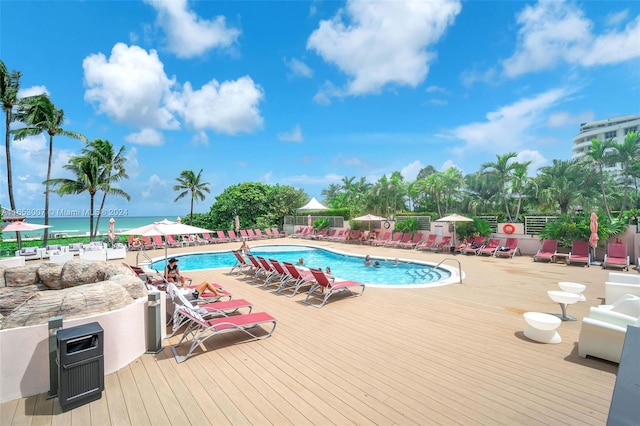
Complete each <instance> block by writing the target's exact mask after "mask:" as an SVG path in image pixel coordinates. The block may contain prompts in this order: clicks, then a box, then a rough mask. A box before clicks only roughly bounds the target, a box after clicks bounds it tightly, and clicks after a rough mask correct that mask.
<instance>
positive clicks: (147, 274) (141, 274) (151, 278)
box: [123, 263, 169, 291]
mask: <svg viewBox="0 0 640 426" xmlns="http://www.w3.org/2000/svg"><path fill="white" fill-rule="evenodd" d="M123 265H124V266H126V267H127V268H129V269H130V270H131V271H133V273H134V274H136V276H137V277H138V278H140V279H141V280H142V282H144V283H145V286H146V287H147V289H148V290H151V289H153V288H157V289H158V290H161V291H165V290H166V289H167V284H169V283H168V282H167V281H166V280H165V279H164V277H163V276H162V275H161V274H160V273H159V272H158V271H146V270H144V269H142V268H140V267H139V266H134V265H129V264H128V263H123Z"/></svg>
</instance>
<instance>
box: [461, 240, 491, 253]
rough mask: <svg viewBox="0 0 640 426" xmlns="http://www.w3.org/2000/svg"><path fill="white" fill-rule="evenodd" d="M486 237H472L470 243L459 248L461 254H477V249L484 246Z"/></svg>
mask: <svg viewBox="0 0 640 426" xmlns="http://www.w3.org/2000/svg"><path fill="white" fill-rule="evenodd" d="M485 240H486V237H474V238H473V241H471V243H469V244H467V246H466V247H464V248H462V249H461V250H460V253H461V254H469V253H472V254H478V250H479V249H481V248H483V247H484V242H485Z"/></svg>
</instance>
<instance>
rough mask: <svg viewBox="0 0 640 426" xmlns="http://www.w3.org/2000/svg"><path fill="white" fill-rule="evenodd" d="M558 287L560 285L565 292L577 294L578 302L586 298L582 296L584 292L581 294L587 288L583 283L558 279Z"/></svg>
mask: <svg viewBox="0 0 640 426" xmlns="http://www.w3.org/2000/svg"><path fill="white" fill-rule="evenodd" d="M558 287H560V289H561V290H562V291H566V292H567V293H576V294H579V295H580V302H584V301H585V300H587V298H586V297H584V294H582V292H583V291H584V290H585V289H586V288H587V286H586V285H584V284H580V283H572V282H569V281H560V282H559V283H558Z"/></svg>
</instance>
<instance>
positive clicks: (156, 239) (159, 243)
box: [151, 235, 165, 249]
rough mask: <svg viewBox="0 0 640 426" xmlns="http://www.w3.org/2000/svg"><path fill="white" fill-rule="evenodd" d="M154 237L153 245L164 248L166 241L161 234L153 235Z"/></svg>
mask: <svg viewBox="0 0 640 426" xmlns="http://www.w3.org/2000/svg"><path fill="white" fill-rule="evenodd" d="M151 238H152V239H153V246H154V247H155V248H157V249H158V248H164V246H165V244H164V241H162V237H161V236H160V235H154V236H153V237H151Z"/></svg>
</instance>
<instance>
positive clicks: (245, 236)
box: [240, 229, 251, 240]
mask: <svg viewBox="0 0 640 426" xmlns="http://www.w3.org/2000/svg"><path fill="white" fill-rule="evenodd" d="M240 238H242V239H243V240H250V239H251V238H249V234H247V230H246V229H241V230H240Z"/></svg>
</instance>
